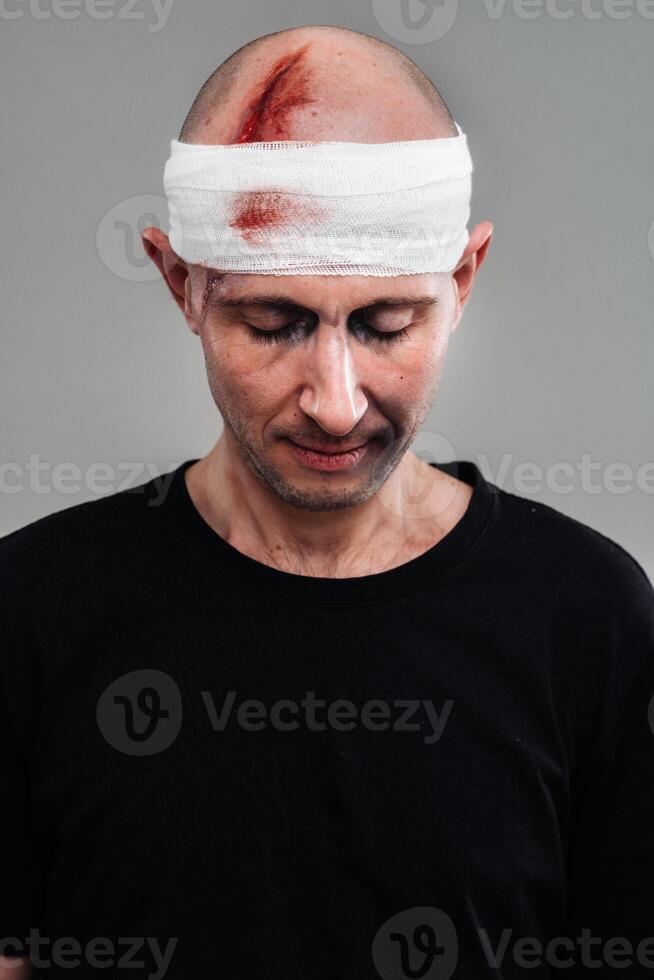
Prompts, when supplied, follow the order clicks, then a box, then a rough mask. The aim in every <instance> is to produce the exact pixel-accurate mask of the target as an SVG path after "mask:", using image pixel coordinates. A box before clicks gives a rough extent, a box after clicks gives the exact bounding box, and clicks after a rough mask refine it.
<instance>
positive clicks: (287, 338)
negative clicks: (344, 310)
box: [245, 319, 409, 347]
mask: <svg viewBox="0 0 654 980" xmlns="http://www.w3.org/2000/svg"><path fill="white" fill-rule="evenodd" d="M245 326H246V328H247V331H248V334H249V336H250V337H251V339H252V340H254V341H255V343H258V344H265V345H267V346H271V345H272V344H286V345H291V344H295V343H298V342H299V341H300V340H302V339H304V337H305V336H306V335H307V334H308V333H309V332H310V331H311V330H312V328H313V325H312V324H310V323H309V322H308V320H306V319H300V320H293V322H292V323H287V324H286V325H285V326H283V327H279V328H278V329H277V330H260V329H259V328H258V327H255V326H253V325H252V324H251V323H246V324H245ZM350 328H351V330H352V332H353V333H354V334H355V336H357V338H358V339H359V340H361V341H362V342H363V343H364V344H370V343H374V344H379V345H381V346H382V347H383V346H389V345H391V344H394V343H401V342H402V341H403V340H406V338H407V337H408V335H409V333H408V330H407V328H406V327H403V328H402V329H401V330H393V331H390V330H375V328H374V327H372V326H371V325H370V324H369V323H366V321H365V320H360V319H359V320H352V321H351V323H350Z"/></svg>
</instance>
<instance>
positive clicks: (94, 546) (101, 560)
mask: <svg viewBox="0 0 654 980" xmlns="http://www.w3.org/2000/svg"><path fill="white" fill-rule="evenodd" d="M170 478H172V474H164V475H163V476H162V477H161V478H156V479H154V480H149V481H147V482H145V483H141V484H139V485H138V486H134V487H130V488H129V489H125V490H120V491H116V492H113V493H111V494H109V495H108V496H106V497H101V498H98V499H95V500H89V501H84V502H83V503H79V504H74V505H73V506H71V507H67V508H64V509H63V510H60V511H56V512H55V513H52V514H48V515H46V516H45V517H41V518H39V519H37V520H35V521H32V522H31V523H29V524H27V525H25V526H23V527H21V528H18V529H17V530H15V531H12V532H10V533H9V534H6V535H5V536H3V537H1V538H0V603H2V604H3V605H4V606H5V607H6V606H7V605H8V604H9V605H10V604H11V603H12V602H13V601H14V600H18V599H19V598H22V597H26V598H29V599H30V600H33V599H36V598H37V597H38V594H39V591H40V590H41V589H42V588H47V590H48V591H51V592H56V591H59V590H61V589H62V588H63V586H64V584H65V583H67V582H68V583H70V582H72V581H83V580H84V578H85V576H89V575H95V576H98V575H100V576H101V575H102V571H103V569H105V570H106V573H107V574H110V573H111V572H115V570H116V567H117V566H120V565H121V563H122V564H123V565H124V564H125V563H126V562H129V560H130V551H131V550H132V549H134V547H135V546H136V543H137V542H138V541H139V540H142V538H143V537H144V536H145V537H146V538H147V534H148V529H149V528H151V529H152V531H153V533H154V531H155V525H156V523H157V518H158V514H159V513H160V512H161V509H162V508H161V507H157V506H155V505H156V504H157V503H158V502H159V503H160V502H161V499H162V493H161V489H162V487H165V486H166V481H167V480H170Z"/></svg>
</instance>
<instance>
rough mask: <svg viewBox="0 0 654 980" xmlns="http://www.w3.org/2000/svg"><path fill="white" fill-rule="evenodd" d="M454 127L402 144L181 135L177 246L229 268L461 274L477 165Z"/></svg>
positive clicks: (170, 177) (175, 170)
mask: <svg viewBox="0 0 654 980" xmlns="http://www.w3.org/2000/svg"><path fill="white" fill-rule="evenodd" d="M456 128H457V132H458V136H454V137H447V138H444V139H431V140H406V141H401V142H394V143H345V142H343V143H341V142H332V141H328V142H305V141H281V142H254V143H235V144H230V145H210V146H206V145H202V144H191V143H180V142H179V141H178V140H172V141H171V144H170V148H171V153H170V157H169V158H168V160H167V162H166V165H165V169H164V189H165V191H166V196H167V198H168V208H169V223H170V228H169V238H170V244H171V246H172V248H173V250H174V251H175V252H176V253H177V255H179V256H180V258H182V259H184V260H185V261H186V262H189V263H193V264H198V265H203V266H208V267H211V268H214V269H217V270H220V271H225V272H240V273H258V274H268V275H277V276H282V275H365V276H394V275H405V274H411V273H424V272H451V271H452V269H453V268H454V267H455V266H456V264H457V262H458V261H459V259H460V258H461V255H462V253H463V251H464V250H465V247H466V245H467V243H468V230H467V224H468V221H469V218H470V196H471V189H472V186H471V175H472V170H473V166H472V160H471V157H470V153H469V150H468V144H467V139H466V136H465V134H464V133H463V132H462V130H461V127H460V126H459V125H458V123H457V124H456Z"/></svg>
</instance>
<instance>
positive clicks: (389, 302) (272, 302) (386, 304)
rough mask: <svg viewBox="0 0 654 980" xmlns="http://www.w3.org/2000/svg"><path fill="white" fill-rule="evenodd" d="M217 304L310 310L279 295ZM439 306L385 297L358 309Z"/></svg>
mask: <svg viewBox="0 0 654 980" xmlns="http://www.w3.org/2000/svg"><path fill="white" fill-rule="evenodd" d="M217 302H218V303H219V304H220V305H222V306H230V307H238V306H265V307H289V306H292V307H295V308H297V309H308V307H305V306H303V305H302V304H301V303H298V302H297V301H296V300H295V299H293V297H292V296H283V295H279V294H277V293H275V294H273V295H269V296H268V295H266V296H262V295H260V294H254V295H252V296H248V295H245V296H234V297H232V298H220V299H218V300H217ZM437 305H438V298H437V297H436V296H383V297H381V298H380V299H376V300H373V302H372V303H366V304H365V305H364V306H360V307H357V309H362V310H388V309H398V308H400V307H407V306H419V307H424V308H427V307H431V306H437Z"/></svg>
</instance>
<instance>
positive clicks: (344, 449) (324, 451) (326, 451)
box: [290, 439, 365, 456]
mask: <svg viewBox="0 0 654 980" xmlns="http://www.w3.org/2000/svg"><path fill="white" fill-rule="evenodd" d="M290 441H291V442H292V443H293V445H294V446H297V447H298V449H306V450H307V451H308V452H311V453H320V454H321V455H323V456H340V455H342V454H343V453H352V452H354V450H355V449H361V448H362V447H363V446H365V442H359V443H357V445H356V446H333V447H329V446H327V447H326V446H307V445H306V443H303V442H295V440H293V439H291V440H290Z"/></svg>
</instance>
